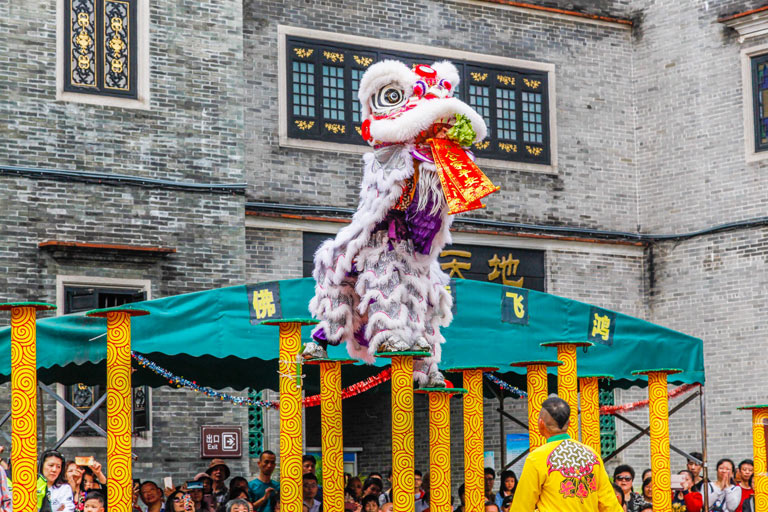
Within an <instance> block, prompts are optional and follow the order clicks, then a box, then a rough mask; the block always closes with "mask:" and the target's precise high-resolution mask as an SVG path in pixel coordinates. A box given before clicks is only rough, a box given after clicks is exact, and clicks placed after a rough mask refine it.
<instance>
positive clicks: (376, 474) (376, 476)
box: [366, 471, 384, 491]
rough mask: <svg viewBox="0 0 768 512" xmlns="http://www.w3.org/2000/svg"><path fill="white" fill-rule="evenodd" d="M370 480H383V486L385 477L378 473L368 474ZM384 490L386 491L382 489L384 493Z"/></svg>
mask: <svg viewBox="0 0 768 512" xmlns="http://www.w3.org/2000/svg"><path fill="white" fill-rule="evenodd" d="M368 478H378V479H379V480H381V483H382V484H383V483H384V477H383V476H382V475H381V473H379V472H378V471H372V472H371V473H368ZM366 480H367V479H366ZM383 490H384V489H382V491H383Z"/></svg>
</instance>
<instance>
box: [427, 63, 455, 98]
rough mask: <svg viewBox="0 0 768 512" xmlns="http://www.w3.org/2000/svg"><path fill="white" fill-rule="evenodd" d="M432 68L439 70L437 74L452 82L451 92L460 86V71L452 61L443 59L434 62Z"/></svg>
mask: <svg viewBox="0 0 768 512" xmlns="http://www.w3.org/2000/svg"><path fill="white" fill-rule="evenodd" d="M432 69H434V70H435V71H437V76H438V77H439V78H442V79H443V80H448V81H449V82H451V93H453V91H455V90H456V88H457V87H458V86H459V71H458V70H457V69H456V66H454V65H453V63H452V62H451V61H448V60H441V61H439V62H435V63H434V64H432Z"/></svg>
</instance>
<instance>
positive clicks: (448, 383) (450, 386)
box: [445, 380, 453, 389]
mask: <svg viewBox="0 0 768 512" xmlns="http://www.w3.org/2000/svg"><path fill="white" fill-rule="evenodd" d="M445 387H446V388H448V389H453V382H451V381H449V380H446V381H445Z"/></svg>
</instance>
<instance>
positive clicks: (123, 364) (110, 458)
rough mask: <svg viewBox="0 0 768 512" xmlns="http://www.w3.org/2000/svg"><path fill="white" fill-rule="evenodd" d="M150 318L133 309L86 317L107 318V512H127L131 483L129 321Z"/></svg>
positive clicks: (102, 312)
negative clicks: (144, 317) (140, 317)
mask: <svg viewBox="0 0 768 512" xmlns="http://www.w3.org/2000/svg"><path fill="white" fill-rule="evenodd" d="M146 314H149V313H148V312H147V311H145V310H139V309H132V308H115V309H96V310H93V311H89V312H88V313H86V315H87V316H89V317H102V318H103V317H105V316H106V318H107V474H108V475H109V476H108V477H107V502H108V503H109V508H110V510H112V509H114V510H115V511H116V512H130V511H131V509H132V506H133V499H132V497H133V489H132V487H133V482H132V479H131V407H132V401H131V317H132V316H139V315H146Z"/></svg>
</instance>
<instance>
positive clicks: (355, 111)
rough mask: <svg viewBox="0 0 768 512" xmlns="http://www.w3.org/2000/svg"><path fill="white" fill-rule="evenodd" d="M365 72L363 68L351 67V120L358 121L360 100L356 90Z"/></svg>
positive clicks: (358, 88)
mask: <svg viewBox="0 0 768 512" xmlns="http://www.w3.org/2000/svg"><path fill="white" fill-rule="evenodd" d="M363 73H365V70H364V69H356V68H352V72H351V74H352V83H351V85H352V122H353V123H359V122H360V121H361V120H360V102H359V101H358V100H357V92H358V91H359V90H360V79H361V78H362V77H363Z"/></svg>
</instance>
